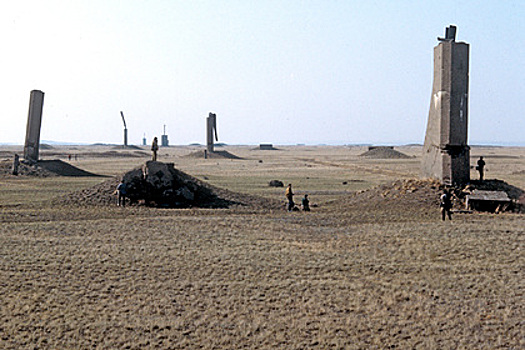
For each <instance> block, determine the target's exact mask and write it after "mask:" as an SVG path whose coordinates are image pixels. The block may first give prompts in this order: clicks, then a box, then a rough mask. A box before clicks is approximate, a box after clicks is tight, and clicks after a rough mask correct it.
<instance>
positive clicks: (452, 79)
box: [421, 26, 470, 185]
mask: <svg viewBox="0 0 525 350" xmlns="http://www.w3.org/2000/svg"><path fill="white" fill-rule="evenodd" d="M438 40H439V41H440V43H439V44H438V45H437V46H436V47H434V82H433V86H432V96H431V100H430V110H429V113H428V123H427V130H426V135H425V143H424V146H423V159H422V163H421V177H422V178H434V179H437V180H439V181H441V183H443V184H450V185H462V184H466V183H468V182H469V181H470V147H469V146H468V144H467V136H468V135H467V131H468V130H467V128H468V90H469V44H467V43H463V42H456V27H455V26H450V27H448V28H446V35H445V38H438Z"/></svg>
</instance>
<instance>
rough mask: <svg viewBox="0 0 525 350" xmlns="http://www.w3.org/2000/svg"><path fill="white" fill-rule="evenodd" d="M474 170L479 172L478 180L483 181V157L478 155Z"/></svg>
mask: <svg viewBox="0 0 525 350" xmlns="http://www.w3.org/2000/svg"><path fill="white" fill-rule="evenodd" d="M476 170H477V171H478V172H479V181H483V175H484V173H485V161H484V160H483V157H479V159H478V165H477V166H476Z"/></svg>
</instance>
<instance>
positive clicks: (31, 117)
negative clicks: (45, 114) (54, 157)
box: [24, 90, 44, 162]
mask: <svg viewBox="0 0 525 350" xmlns="http://www.w3.org/2000/svg"><path fill="white" fill-rule="evenodd" d="M43 108H44V93H43V92H42V91H40V90H33V91H31V95H30V97H29V113H28V116H27V128H26V142H25V144H24V159H25V160H27V161H30V162H37V161H38V158H39V154H38V153H39V149H40V128H41V126H42V109H43Z"/></svg>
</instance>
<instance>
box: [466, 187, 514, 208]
mask: <svg viewBox="0 0 525 350" xmlns="http://www.w3.org/2000/svg"><path fill="white" fill-rule="evenodd" d="M511 202H512V201H511V199H510V198H509V196H508V195H507V193H506V192H504V191H483V190H474V191H472V193H471V194H469V195H467V200H466V205H467V208H468V209H473V210H479V211H491V212H497V211H503V210H502V209H503V208H504V206H505V205H510V204H511Z"/></svg>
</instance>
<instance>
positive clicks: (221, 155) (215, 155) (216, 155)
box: [184, 150, 243, 159]
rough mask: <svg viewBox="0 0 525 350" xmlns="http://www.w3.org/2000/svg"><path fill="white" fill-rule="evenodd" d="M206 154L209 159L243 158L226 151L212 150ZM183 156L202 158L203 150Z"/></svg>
mask: <svg viewBox="0 0 525 350" xmlns="http://www.w3.org/2000/svg"><path fill="white" fill-rule="evenodd" d="M207 156H208V158H209V159H243V158H241V157H238V156H236V155H235V154H231V153H230V152H228V151H214V152H211V153H208V154H207ZM184 157H187V158H201V159H204V150H201V151H195V152H192V153H190V154H188V155H185V156H184Z"/></svg>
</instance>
